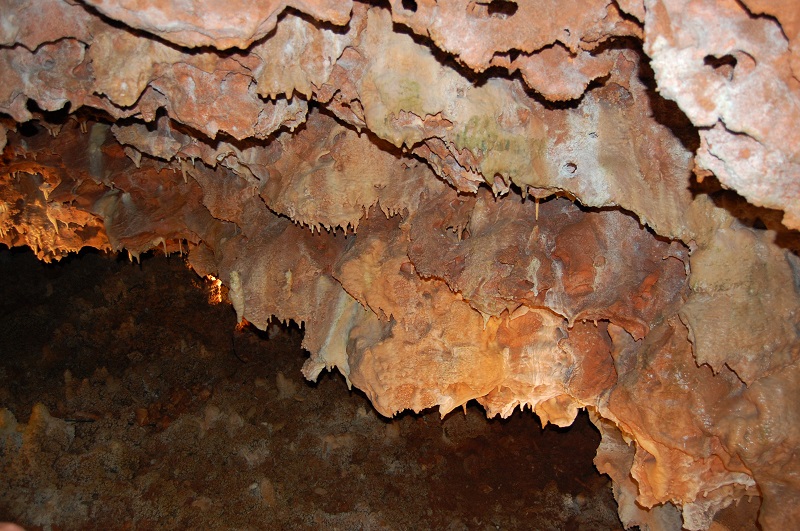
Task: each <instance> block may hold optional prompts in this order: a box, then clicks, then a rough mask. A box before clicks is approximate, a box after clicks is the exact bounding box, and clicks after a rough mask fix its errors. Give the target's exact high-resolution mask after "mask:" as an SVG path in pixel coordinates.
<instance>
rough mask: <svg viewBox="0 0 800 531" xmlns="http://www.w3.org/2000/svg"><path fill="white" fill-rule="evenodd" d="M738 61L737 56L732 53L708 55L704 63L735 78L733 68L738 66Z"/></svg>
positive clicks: (730, 77) (729, 77) (724, 74)
mask: <svg viewBox="0 0 800 531" xmlns="http://www.w3.org/2000/svg"><path fill="white" fill-rule="evenodd" d="M736 63H737V61H736V58H735V57H734V56H732V55H730V54H728V55H723V56H722V57H716V56H713V55H706V56H705V58H704V59H703V64H704V65H706V66H710V67H711V68H713V69H714V70H715V71H717V72H719V73H720V74H722V75H723V76H725V77H726V78H728V79H733V70H734V68H736Z"/></svg>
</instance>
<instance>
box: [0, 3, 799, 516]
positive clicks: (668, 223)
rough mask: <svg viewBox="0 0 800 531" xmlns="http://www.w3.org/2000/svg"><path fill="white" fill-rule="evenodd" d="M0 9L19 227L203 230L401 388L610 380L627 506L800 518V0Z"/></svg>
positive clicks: (531, 386)
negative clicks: (739, 506) (750, 505)
mask: <svg viewBox="0 0 800 531" xmlns="http://www.w3.org/2000/svg"><path fill="white" fill-rule="evenodd" d="M0 13H1V14H0V17H2V25H0V65H2V66H0V69H2V73H3V75H2V78H0V79H1V80H0V113H3V115H2V121H1V122H0V146H2V147H3V148H4V151H3V160H2V166H1V167H0V242H2V243H4V244H6V245H8V246H19V245H27V246H30V247H31V248H32V249H33V250H34V251H35V252H36V253H37V255H38V256H39V257H40V258H41V259H43V260H57V259H59V258H61V257H63V256H64V255H66V254H67V253H70V252H73V251H76V250H79V249H81V248H82V247H87V246H89V247H94V248H98V249H103V250H107V251H114V252H116V251H126V252H128V253H130V255H131V256H132V257H138V256H139V255H140V254H141V253H144V252H147V251H150V250H153V249H156V250H159V251H161V252H164V253H176V252H177V253H188V261H189V264H190V265H191V267H192V268H194V269H195V270H196V271H197V273H198V274H199V275H202V276H213V277H215V278H218V279H221V281H222V282H223V283H224V285H225V286H226V288H227V290H228V291H227V292H228V298H229V299H230V301H231V303H232V305H233V307H234V309H235V310H236V313H237V316H238V318H239V319H240V320H242V321H245V320H246V321H248V322H250V323H252V324H254V325H255V326H257V327H259V328H262V329H264V328H266V327H267V326H268V325H269V323H270V321H271V320H272V319H276V318H277V319H281V320H289V319H291V320H294V321H296V322H298V323H300V324H302V326H303V327H304V329H305V339H304V346H305V348H306V349H307V350H308V352H309V353H310V357H309V359H308V361H307V362H306V364H305V366H304V367H303V371H304V374H305V375H306V376H307V377H308V378H311V379H314V378H316V377H317V376H318V375H319V374H320V372H321V371H323V370H326V369H329V370H330V369H333V368H336V369H337V370H338V371H340V372H341V373H342V374H343V375H344V376H345V378H346V379H347V382H348V384H350V385H354V386H356V387H358V388H360V389H362V390H364V391H365V392H366V394H367V396H368V397H369V398H370V400H372V402H373V404H374V405H375V407H376V409H377V410H378V411H380V412H381V413H382V414H384V415H387V416H391V415H393V414H395V413H397V412H398V411H401V410H404V409H413V410H415V411H419V410H422V409H425V408H430V407H437V406H438V407H439V408H440V410H441V412H442V414H446V413H447V412H449V411H451V410H453V409H455V408H458V407H460V406H463V405H464V404H465V403H466V402H468V401H470V400H473V399H475V400H477V401H478V402H479V403H481V404H482V405H483V406H484V408H485V409H486V412H487V414H488V415H501V416H507V415H509V414H510V413H511V412H512V411H513V410H514V409H515V408H516V407H522V408H524V407H529V408H531V409H532V410H533V411H535V412H536V414H537V415H538V416H539V417H540V418H541V420H542V422H543V423H548V422H552V423H555V424H557V425H560V426H566V425H569V424H570V423H571V422H572V421H573V419H574V418H575V415H576V413H577V411H578V409H580V408H586V409H588V410H589V411H590V412H591V415H592V418H593V419H594V422H595V424H596V425H597V426H598V428H599V430H600V431H601V433H602V435H603V442H602V444H601V446H600V448H599V449H598V454H597V457H596V460H595V462H596V464H597V466H598V468H599V470H600V471H602V472H605V473H607V474H609V475H610V476H611V478H612V479H613V482H614V490H615V496H616V498H617V501H618V503H619V514H620V517H621V519H622V521H623V523H624V524H625V526H626V527H631V526H634V525H639V526H642V527H643V528H650V529H679V528H680V527H681V526H683V527H685V528H686V529H692V530H696V529H707V528H709V527H710V526H711V525H712V523H713V520H714V516H715V514H717V512H718V511H720V510H721V509H723V508H726V507H728V506H729V505H731V504H733V503H736V502H737V501H738V500H740V499H741V498H742V497H745V496H751V497H752V496H755V497H759V498H760V499H761V509H760V513H759V522H760V524H761V526H762V527H763V528H764V529H789V528H792V527H794V526H796V524H797V522H798V521H800V460H798V459H797V452H798V449H800V365H799V364H798V357H799V356H800V338H798V333H799V331H800V311H799V310H800V258H798V252H799V251H800V239H798V237H797V232H795V231H796V229H798V228H800V201H799V200H800V129H799V128H798V126H797V124H798V123H800V14H799V13H800V11H798V9H797V6H796V4H795V3H794V2H792V1H781V0H774V1H770V0H744V1H735V0H725V1H718V0H643V1H637V0H625V1H622V0H619V1H617V2H612V1H609V0H591V1H568V2H563V1H557V0H537V1H525V2H523V1H511V0H469V1H467V0H463V1H462V0H459V1H453V2H436V1H435V0H416V1H415V0H391V1H389V2H385V3H380V2H376V3H361V2H340V1H338V0H337V1H331V0H327V1H326V0H293V1H280V2H279V1H266V2H264V1H258V2H256V1H245V0H240V1H237V2H233V3H230V2H227V3H219V2H210V1H203V2H194V3H187V2H164V1H158V0H154V1H148V2H144V1H140V0H125V1H118V2H111V1H106V0H86V1H85V2H80V3H78V2H72V1H67V0H40V1H37V2H29V1H26V0H4V1H3V2H2V11H0Z"/></svg>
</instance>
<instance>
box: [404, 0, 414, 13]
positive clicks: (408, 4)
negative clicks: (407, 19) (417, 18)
mask: <svg viewBox="0 0 800 531" xmlns="http://www.w3.org/2000/svg"><path fill="white" fill-rule="evenodd" d="M401 4H402V5H403V9H405V10H406V11H411V12H412V13H416V12H417V3H416V2H415V1H414V0H403V1H402V2H401Z"/></svg>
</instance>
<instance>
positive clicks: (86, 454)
mask: <svg viewBox="0 0 800 531" xmlns="http://www.w3.org/2000/svg"><path fill="white" fill-rule="evenodd" d="M0 279H2V280H1V281H0V521H14V522H16V523H18V524H20V525H23V526H24V527H25V528H26V529H155V528H159V529H168V528H169V529H189V528H192V529H195V528H196V529H211V528H215V529H342V530H350V529H365V530H366V529H453V530H455V529H481V530H482V529H509V530H511V529H542V530H543V529H569V530H580V529H583V530H607V529H621V528H622V525H621V524H620V522H619V520H618V518H617V515H616V504H615V503H614V500H613V497H612V494H611V486H610V482H609V481H608V478H607V477H606V476H601V475H600V474H599V473H598V472H597V471H596V470H595V468H594V466H593V464H592V458H593V457H594V453H595V450H596V448H597V445H598V443H599V440H600V436H599V434H598V433H597V431H596V430H595V429H594V427H593V426H591V424H590V422H589V420H588V418H587V416H586V415H585V414H581V415H580V416H579V417H578V419H577V420H576V422H575V424H574V425H573V426H572V427H571V428H568V429H558V428H554V427H552V426H551V427H548V428H546V429H544V430H543V429H541V427H540V425H539V421H538V419H537V418H536V417H535V416H534V415H533V414H532V413H530V412H529V411H526V412H519V411H517V412H516V413H514V415H513V416H512V417H511V418H510V419H507V420H499V419H493V420H487V419H486V418H485V416H484V414H483V411H482V410H481V409H480V407H478V406H476V405H473V406H470V407H468V408H467V414H466V415H464V414H463V413H462V412H461V411H458V412H454V413H451V414H450V415H448V417H447V418H445V420H444V421H441V420H440V419H439V415H438V412H436V411H431V412H428V413H425V414H422V415H414V414H408V413H407V414H402V415H400V416H398V418H396V419H394V420H392V421H390V420H387V419H385V418H382V417H380V416H379V415H377V414H376V413H375V411H374V410H373V409H372V407H371V405H370V403H369V401H368V400H367V399H366V398H365V397H364V396H363V395H362V394H360V393H358V392H356V391H353V392H349V391H348V390H347V386H346V385H345V382H344V379H343V378H342V377H341V376H340V375H339V374H338V373H332V374H327V373H326V374H324V375H323V376H321V377H320V381H319V382H318V383H316V384H312V383H309V382H307V381H305V380H304V378H303V377H302V375H301V374H300V367H301V366H302V364H303V361H304V360H305V358H306V354H305V353H304V352H303V351H302V349H301V348H300V342H301V339H302V333H301V332H300V331H299V330H298V329H297V328H292V327H289V328H282V327H277V326H275V327H273V328H272V329H271V330H270V331H269V333H265V332H259V331H257V330H254V329H251V328H244V329H243V330H238V331H237V330H235V327H236V322H235V321H236V318H235V313H234V312H233V310H232V309H231V307H230V306H229V305H227V304H218V305H212V304H209V303H208V295H209V286H208V284H207V282H206V281H204V280H203V279H200V278H198V277H197V276H196V275H195V274H194V273H193V272H192V271H191V270H189V269H188V268H187V266H186V265H185V263H184V261H183V260H182V259H181V258H180V257H178V256H175V255H173V256H172V257H169V258H167V257H164V256H163V255H157V256H149V257H145V258H143V261H142V264H141V265H139V264H131V263H129V262H128V261H127V260H124V261H123V260H121V259H118V258H114V257H107V256H104V255H101V254H98V253H82V254H80V255H77V256H72V257H70V258H68V259H66V260H64V261H62V262H61V263H58V264H51V265H47V264H43V263H40V262H38V261H37V260H36V259H35V258H34V256H33V254H32V253H30V252H27V251H24V250H7V249H5V248H2V250H0ZM37 404H41V405H37ZM2 408H6V409H7V411H4V410H3V409H2ZM16 422H18V423H19V424H20V426H17V425H16ZM23 424H27V427H26V428H24V429H23V426H22V425H23Z"/></svg>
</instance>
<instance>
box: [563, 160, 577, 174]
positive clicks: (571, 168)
mask: <svg viewBox="0 0 800 531" xmlns="http://www.w3.org/2000/svg"><path fill="white" fill-rule="evenodd" d="M564 171H565V172H566V173H569V174H570V175H572V174H574V173H575V172H576V171H578V165H577V164H575V163H574V162H567V163H566V164H564Z"/></svg>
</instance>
